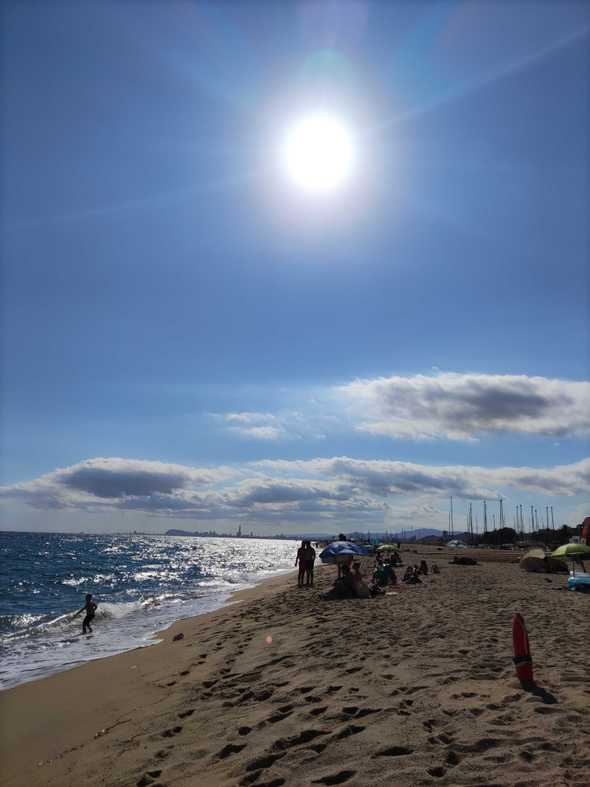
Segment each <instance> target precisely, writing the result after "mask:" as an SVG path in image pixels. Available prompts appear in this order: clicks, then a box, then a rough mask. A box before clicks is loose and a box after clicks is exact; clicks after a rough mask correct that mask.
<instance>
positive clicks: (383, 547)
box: [377, 544, 397, 552]
mask: <svg viewBox="0 0 590 787" xmlns="http://www.w3.org/2000/svg"><path fill="white" fill-rule="evenodd" d="M392 549H397V546H396V545H395V544H380V545H379V546H378V547H377V552H391V550H392Z"/></svg>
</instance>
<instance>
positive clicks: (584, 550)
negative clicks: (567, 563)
mask: <svg viewBox="0 0 590 787" xmlns="http://www.w3.org/2000/svg"><path fill="white" fill-rule="evenodd" d="M551 557H568V558H572V559H573V558H576V557H579V558H590V546H588V545H587V544H562V545H561V546H560V547H557V549H555V550H554V551H553V552H552V553H551Z"/></svg>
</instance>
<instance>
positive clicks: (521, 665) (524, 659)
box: [512, 612, 533, 683]
mask: <svg viewBox="0 0 590 787" xmlns="http://www.w3.org/2000/svg"><path fill="white" fill-rule="evenodd" d="M512 649H513V651H514V659H513V660H514V665H515V667H516V674H517V676H518V679H519V680H520V682H521V683H532V682H533V660H532V658H531V649H530V646H529V635H528V634H527V630H526V626H525V624H524V618H523V617H522V615H520V614H519V613H518V612H515V613H514V617H513V618H512Z"/></svg>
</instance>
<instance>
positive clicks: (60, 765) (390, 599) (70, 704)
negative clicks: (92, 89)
mask: <svg viewBox="0 0 590 787" xmlns="http://www.w3.org/2000/svg"><path fill="white" fill-rule="evenodd" d="M423 551H424V550H423ZM428 551H429V552H430V553H431V554H432V550H428ZM406 557H407V558H411V560H412V562H414V561H415V560H416V558H417V555H414V554H406ZM487 557H488V558H492V557H493V556H492V555H487ZM507 559H508V557H506V556H505V560H507ZM446 560H447V559H446V557H445V556H444V555H443V554H442V553H440V552H439V553H437V562H438V563H439V565H440V567H441V571H442V573H441V574H440V575H438V576H432V575H429V576H428V577H427V578H426V579H425V581H424V583H423V584H422V585H421V586H419V587H410V588H403V589H400V590H399V592H397V593H395V594H391V595H388V596H386V597H385V598H380V599H367V600H350V601H324V600H322V599H321V598H320V591H322V590H326V589H327V588H328V587H329V585H330V583H331V581H332V579H333V574H334V571H333V569H332V568H326V569H321V570H320V571H318V572H317V583H316V584H317V587H316V588H314V589H302V590H298V589H297V588H296V587H294V585H295V577H294V576H291V575H290V576H288V577H281V578H275V579H273V580H270V581H269V582H266V583H264V584H263V585H261V586H259V587H258V588H256V589H254V590H253V591H248V592H246V593H245V594H242V596H241V598H240V600H239V602H238V603H236V604H233V605H232V606H230V607H226V608H225V609H223V610H220V611H218V612H215V613H211V614H208V615H203V616H201V617H198V618H193V619H191V620H185V621H182V622H179V623H177V624H175V625H174V626H173V627H171V628H170V629H169V630H168V631H167V632H165V634H164V635H163V639H164V642H163V643H162V644H159V645H156V646H154V647H151V648H146V649H143V650H136V651H132V652H130V653H125V654H122V655H120V656H115V657H112V658H108V659H103V660H100V661H96V662H92V663H90V664H85V665H83V666H81V667H78V668H75V669H73V670H70V671H69V672H65V673H62V674H59V675H55V676H52V677H50V678H46V679H44V680H41V681H37V682H35V683H30V684H25V685H22V686H19V687H17V688H15V689H11V690H9V691H5V692H3V693H2V694H1V695H0V702H1V705H0V714H1V715H0V718H1V720H2V736H1V748H0V762H1V763H2V766H0V767H1V768H2V783H3V784H4V785H5V787H9V786H10V787H15V786H16V785H18V786H19V787H21V786H23V787H24V786H25V785H26V786H27V787H29V786H30V787H35V785H52V787H68V786H69V785H71V786H72V787H82V786H86V785H87V786H88V787H93V785H117V786H122V785H125V786H127V785H129V787H131V786H132V785H133V786H134V785H140V787H144V786H145V785H152V787H156V785H158V786H159V787H161V785H168V787H172V785H175V786H178V787H180V786H181V785H187V786H188V785H192V786H193V787H194V786H196V785H200V786H203V787H209V786H210V785H211V787H214V786H215V785H256V787H262V786H263V785H266V787H270V786H271V785H272V787H279V785H283V784H285V785H313V784H321V785H329V784H346V785H348V786H349V787H350V786H352V785H400V787H402V786H403V785H427V784H439V785H522V787H525V785H531V786H532V785H535V786H536V785H553V786H554V787H557V785H577V787H582V786H584V787H588V785H590V735H589V730H590V682H589V681H588V652H589V644H590V597H589V596H587V595H582V594H578V593H570V592H566V591H561V592H560V591H559V590H558V588H562V587H563V586H564V584H565V578H564V577H563V576H557V575H553V576H544V575H533V574H526V573H524V572H523V571H521V570H520V569H519V568H518V566H516V565H513V564H512V563H510V562H508V563H506V562H503V563H500V562H487V561H486V562H485V563H483V564H482V565H479V566H475V567H470V566H466V567H464V566H450V565H448V563H447V562H446ZM515 611H519V612H521V613H522V614H523V615H524V618H525V620H526V623H527V626H528V630H529V637H530V640H531V649H532V653H533V658H534V664H535V677H536V679H537V682H538V684H539V687H540V688H539V690H538V691H537V692H529V691H524V690H523V689H522V688H521V687H520V685H519V683H518V682H517V680H516V678H515V673H514V667H513V666H512V661H511V657H512V651H511V619H512V614H513V612H515ZM179 632H182V633H183V634H184V637H183V639H181V640H179V641H176V642H174V641H173V636H174V635H175V634H177V633H179ZM269 638H271V639H269Z"/></svg>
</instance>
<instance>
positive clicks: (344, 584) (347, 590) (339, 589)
mask: <svg viewBox="0 0 590 787" xmlns="http://www.w3.org/2000/svg"><path fill="white" fill-rule="evenodd" d="M334 590H335V591H336V595H337V596H338V597H339V598H356V587H355V582H354V576H353V574H352V571H351V570H350V566H347V565H346V564H345V565H343V566H342V575H341V576H340V577H338V579H337V580H336V582H334Z"/></svg>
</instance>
